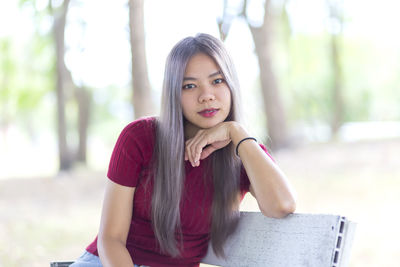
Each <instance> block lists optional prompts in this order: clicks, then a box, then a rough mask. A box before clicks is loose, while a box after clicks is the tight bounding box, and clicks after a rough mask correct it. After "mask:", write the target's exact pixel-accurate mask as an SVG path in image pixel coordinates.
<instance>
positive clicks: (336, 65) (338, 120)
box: [327, 0, 344, 139]
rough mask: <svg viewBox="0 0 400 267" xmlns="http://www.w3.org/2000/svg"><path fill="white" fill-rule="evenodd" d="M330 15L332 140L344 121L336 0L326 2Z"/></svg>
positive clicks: (339, 33)
mask: <svg viewBox="0 0 400 267" xmlns="http://www.w3.org/2000/svg"><path fill="white" fill-rule="evenodd" d="M327 5H328V8H329V13H330V20H331V21H330V22H331V29H330V30H331V33H330V50H331V51H330V56H331V67H332V99H333V105H332V119H331V131H332V137H333V139H335V138H336V136H337V133H338V131H339V129H340V127H341V126H342V124H343V121H344V98H343V76H342V65H341V62H340V53H341V51H340V40H341V34H342V26H343V19H342V11H341V6H340V3H339V2H338V1H337V0H333V1H327ZM338 25H339V27H338Z"/></svg>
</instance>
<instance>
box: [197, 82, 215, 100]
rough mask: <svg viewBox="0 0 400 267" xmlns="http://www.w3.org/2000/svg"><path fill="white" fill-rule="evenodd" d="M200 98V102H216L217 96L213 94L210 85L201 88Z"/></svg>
mask: <svg viewBox="0 0 400 267" xmlns="http://www.w3.org/2000/svg"><path fill="white" fill-rule="evenodd" d="M200 89H201V90H200V96H199V102H200V103H204V102H208V101H214V100H215V95H214V92H213V88H212V87H211V86H209V85H204V86H201V88H200Z"/></svg>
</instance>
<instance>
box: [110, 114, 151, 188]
mask: <svg viewBox="0 0 400 267" xmlns="http://www.w3.org/2000/svg"><path fill="white" fill-rule="evenodd" d="M148 124H149V120H137V121H134V122H132V123H130V124H128V125H127V126H126V127H125V128H124V129H123V130H122V132H121V134H120V135H119V138H118V140H117V142H116V144H115V147H114V150H113V152H112V155H111V160H110V164H109V167H108V172H107V176H108V178H109V179H110V180H112V181H113V182H115V183H117V184H120V185H124V186H129V187H136V186H137V184H138V180H139V177H140V172H141V170H142V167H143V166H144V164H146V163H147V161H148V158H149V156H151V153H152V144H150V142H149V136H151V134H150V133H151V132H149V127H148V126H149V125H148Z"/></svg>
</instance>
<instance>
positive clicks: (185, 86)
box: [182, 83, 196, 89]
mask: <svg viewBox="0 0 400 267" xmlns="http://www.w3.org/2000/svg"><path fill="white" fill-rule="evenodd" d="M195 87H196V85H194V84H193V83H189V84H185V85H184V86H182V89H192V88H195Z"/></svg>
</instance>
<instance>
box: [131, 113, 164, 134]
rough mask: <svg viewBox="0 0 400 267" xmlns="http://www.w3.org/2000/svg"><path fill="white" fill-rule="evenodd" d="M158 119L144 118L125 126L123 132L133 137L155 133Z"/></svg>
mask: <svg viewBox="0 0 400 267" xmlns="http://www.w3.org/2000/svg"><path fill="white" fill-rule="evenodd" d="M156 121H157V118H156V117H142V118H139V119H137V120H135V121H133V122H131V123H129V124H128V125H126V126H125V128H124V129H123V132H126V133H127V134H130V135H131V134H133V135H138V134H139V135H142V134H150V133H154V131H155V128H156Z"/></svg>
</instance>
